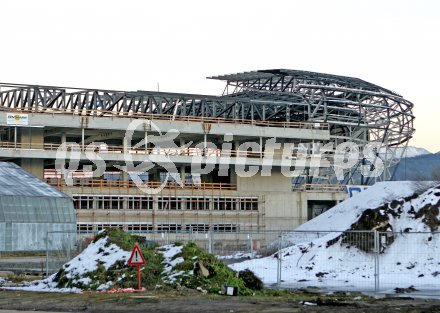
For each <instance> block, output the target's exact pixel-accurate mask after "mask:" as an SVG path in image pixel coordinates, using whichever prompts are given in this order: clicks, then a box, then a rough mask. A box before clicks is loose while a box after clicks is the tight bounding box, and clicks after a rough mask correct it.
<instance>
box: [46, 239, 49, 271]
mask: <svg viewBox="0 0 440 313" xmlns="http://www.w3.org/2000/svg"><path fill="white" fill-rule="evenodd" d="M47 277H49V232H46V278H47Z"/></svg>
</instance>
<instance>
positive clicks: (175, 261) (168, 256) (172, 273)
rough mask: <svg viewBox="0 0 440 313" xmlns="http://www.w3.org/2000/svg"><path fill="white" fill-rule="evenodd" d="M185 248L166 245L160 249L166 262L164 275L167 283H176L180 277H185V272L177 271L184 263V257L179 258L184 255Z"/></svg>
mask: <svg viewBox="0 0 440 313" xmlns="http://www.w3.org/2000/svg"><path fill="white" fill-rule="evenodd" d="M182 250H183V246H177V245H174V244H173V245H166V246H162V247H160V249H159V251H160V252H161V253H162V255H163V257H164V260H163V262H162V264H163V266H164V270H163V274H164V276H165V279H164V280H165V282H168V283H174V282H175V281H176V279H177V278H178V277H180V276H181V275H183V274H184V273H185V272H184V271H178V270H175V267H176V266H177V265H179V264H181V263H183V262H184V259H183V257H181V256H177V255H180V254H181V253H182Z"/></svg>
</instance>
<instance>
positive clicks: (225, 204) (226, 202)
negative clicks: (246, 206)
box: [214, 198, 237, 211]
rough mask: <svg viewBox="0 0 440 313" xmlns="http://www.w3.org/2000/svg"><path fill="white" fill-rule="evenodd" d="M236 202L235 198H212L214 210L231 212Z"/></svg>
mask: <svg viewBox="0 0 440 313" xmlns="http://www.w3.org/2000/svg"><path fill="white" fill-rule="evenodd" d="M236 202H237V199H235V198H214V210H219V211H233V210H235V203H236Z"/></svg>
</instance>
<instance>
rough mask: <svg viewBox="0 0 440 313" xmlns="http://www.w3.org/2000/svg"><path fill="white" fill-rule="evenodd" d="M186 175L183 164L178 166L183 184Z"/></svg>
mask: <svg viewBox="0 0 440 313" xmlns="http://www.w3.org/2000/svg"><path fill="white" fill-rule="evenodd" d="M185 176H186V171H185V165H182V166H181V167H180V179H181V180H182V184H183V185H185V178H186V177H185Z"/></svg>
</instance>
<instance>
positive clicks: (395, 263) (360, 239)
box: [46, 230, 440, 296]
mask: <svg viewBox="0 0 440 313" xmlns="http://www.w3.org/2000/svg"><path fill="white" fill-rule="evenodd" d="M137 235H140V236H142V237H143V238H144V240H146V242H147V243H154V244H157V245H165V244H172V243H175V242H182V243H186V242H190V241H191V242H194V243H196V244H197V245H199V246H200V247H202V248H204V249H206V250H207V251H209V252H210V253H213V254H215V255H217V256H218V258H220V259H222V260H224V261H225V262H226V263H228V264H230V266H231V267H232V268H233V269H235V270H237V271H238V270H243V269H246V268H249V269H250V270H252V271H253V272H254V273H255V274H256V275H257V276H259V277H260V278H262V280H263V281H264V283H265V285H266V286H268V287H274V288H289V289H290V288H311V287H313V288H320V289H327V290H345V291H346V290H350V291H370V292H385V293H399V292H402V293H405V292H408V291H413V292H417V291H419V292H421V293H425V294H427V293H428V294H434V295H439V296H440V253H439V251H440V233H438V232H379V231H341V232H338V231H280V230H276V231H243V232H198V231H181V232H164V231H160V232H154V231H153V232H152V231H150V232H145V233H137ZM92 237H93V236H90V237H83V238H80V239H79V240H78V241H73V240H72V238H73V236H70V233H65V232H53V233H48V238H49V240H48V242H47V251H46V258H47V260H46V268H47V272H48V273H49V274H50V273H53V272H55V271H56V270H58V269H59V268H60V267H61V265H62V264H63V263H65V262H67V261H68V260H70V259H71V258H72V257H74V256H75V255H76V254H78V253H79V252H81V251H82V250H83V249H84V248H85V247H86V246H87V244H88V243H89V242H91V240H92Z"/></svg>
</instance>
